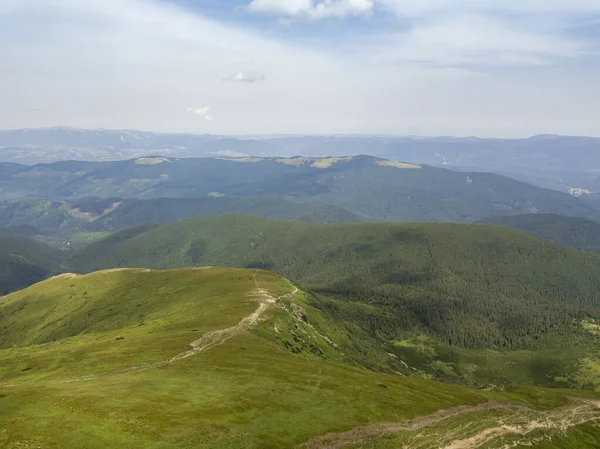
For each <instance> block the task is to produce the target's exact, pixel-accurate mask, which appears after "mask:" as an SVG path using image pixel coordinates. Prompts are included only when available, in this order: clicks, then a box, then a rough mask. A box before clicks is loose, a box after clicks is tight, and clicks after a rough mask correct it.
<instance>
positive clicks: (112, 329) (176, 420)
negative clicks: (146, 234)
mask: <svg viewBox="0 0 600 449" xmlns="http://www.w3.org/2000/svg"><path fill="white" fill-rule="evenodd" d="M309 302H310V300H309V297H308V296H306V295H305V294H304V293H303V292H302V291H299V290H297V289H296V288H295V287H294V286H293V285H292V284H291V283H290V282H288V281H287V280H285V279H283V278H280V277H279V276H276V275H274V274H272V273H268V272H265V271H262V270H256V269H223V268H208V269H207V268H205V269H182V270H171V271H162V272H157V271H150V270H145V269H143V270H141V269H140V270H131V269H130V270H116V271H115V270H111V271H105V272H98V273H93V274H89V275H86V276H77V275H69V274H66V275H62V276H59V277H56V278H53V279H50V280H47V281H44V282H41V283H39V284H36V285H34V286H32V287H30V288H28V289H25V290H23V291H20V292H17V293H14V294H11V295H9V296H5V297H3V298H0V329H1V331H2V333H1V334H0V358H1V359H2V364H1V365H0V404H1V405H2V406H1V407H0V428H2V429H3V431H2V432H0V445H1V446H2V447H5V448H7V449H16V448H22V447H61V448H79V449H88V448H90V449H91V448H97V447H114V448H128V447H145V448H156V449H159V448H160V449H162V448H194V449H196V448H220V447H227V448H257V449H258V448H261V449H263V448H291V447H295V446H297V447H312V448H326V447H357V446H358V447H384V448H385V447H398V444H405V443H406V442H410V447H427V448H432V447H436V448H437V447H440V448H441V447H449V446H448V444H454V443H456V444H462V442H464V441H465V440H466V441H468V440H469V439H473V438H475V439H476V440H475V441H479V440H477V438H482V435H483V436H484V437H485V439H486V444H488V446H486V447H490V448H497V447H503V446H502V445H503V444H504V443H505V442H506V441H507V438H511V440H510V441H523V442H527V443H532V446H533V447H540V448H542V447H548V446H543V444H545V442H547V441H548V440H551V441H552V444H559V445H558V446H556V447H568V446H564V445H563V446H560V441H561V440H564V439H565V438H577V440H569V441H580V442H581V446H579V447H592V446H585V444H586V441H590V439H591V438H593V437H595V436H597V435H598V428H597V427H596V425H595V422H596V421H597V420H598V419H600V409H599V408H598V405H597V402H596V401H597V400H598V398H597V397H596V395H595V394H594V393H583V392H576V391H569V392H566V391H561V390H544V389H538V388H506V389H503V390H471V389H468V388H464V387H460V386H454V385H445V384H442V383H437V382H433V381H429V380H425V379H417V378H410V377H403V376H400V375H397V374H396V375H393V374H383V373H375V372H371V371H368V370H365V369H364V368H361V367H360V366H357V365H356V364H354V366H352V364H348V363H344V359H345V358H346V357H347V354H344V352H343V350H342V348H341V346H340V345H339V344H338V343H336V342H340V341H341V340H343V339H344V338H346V337H345V336H344V335H343V332H341V331H340V328H339V325H338V323H335V322H333V321H330V320H329V319H328V318H327V317H326V315H324V314H322V313H321V312H320V311H319V310H318V309H316V308H313V307H311V306H310V304H309ZM257 314H258V315H257ZM252 317H253V318H254V319H252V320H249V318H252ZM242 323H244V325H243V326H242V325H241V324H242ZM198 342H200V343H198ZM190 344H191V346H190ZM190 348H192V349H191V350H190ZM561 419H562V420H561ZM538 423H545V424H544V425H538ZM511 425H512V426H513V427H509V426H511ZM497 428H500V429H501V432H498V431H497V430H494V429H497ZM529 428H531V430H529ZM448 429H452V432H448ZM487 429H492V431H493V432H496V433H489V432H488V433H485V432H486V431H487ZM347 435H352V436H353V439H352V440H350V441H349V440H348V438H347ZM440 435H442V436H443V438H440ZM456 447H473V448H475V447H477V446H473V445H471V446H464V445H463V446H456ZM551 447H552V446H551Z"/></svg>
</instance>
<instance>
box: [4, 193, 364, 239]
mask: <svg viewBox="0 0 600 449" xmlns="http://www.w3.org/2000/svg"><path fill="white" fill-rule="evenodd" d="M230 213H248V214H252V215H258V216H261V217H266V218H277V219H283V220H297V221H305V222H322V223H342V222H345V223H350V222H357V221H364V218H363V217H360V216H358V215H356V214H352V213H350V212H348V211H347V210H344V209H342V208H340V207H337V206H332V205H329V204H326V203H323V202H319V201H308V202H298V201H291V200H288V199H285V198H283V197H280V196H277V195H267V196H261V197H248V198H229V197H218V196H217V197H211V196H209V197H205V198H157V199H151V200H138V199H128V200H121V199H120V198H114V197H110V198H82V199H77V200H70V201H45V200H34V199H27V200H20V201H4V202H0V227H10V228H13V229H24V227H27V231H28V234H31V235H37V236H39V237H40V238H43V239H45V240H47V241H48V242H50V243H53V244H57V245H63V246H64V245H65V242H69V243H70V244H72V245H74V246H78V245H81V244H85V243H89V242H90V241H93V240H97V239H98V238H102V237H105V236H106V233H107V232H114V231H118V230H121V229H124V228H128V227H132V226H141V225H145V224H148V223H158V224H163V223H173V222H176V221H179V220H183V219H185V218H192V217H198V216H211V215H221V214H230Z"/></svg>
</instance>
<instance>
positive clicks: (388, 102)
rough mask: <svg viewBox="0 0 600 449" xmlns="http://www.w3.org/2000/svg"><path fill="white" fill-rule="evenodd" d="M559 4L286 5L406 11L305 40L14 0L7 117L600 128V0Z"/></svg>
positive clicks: (129, 2) (6, 42)
mask: <svg viewBox="0 0 600 449" xmlns="http://www.w3.org/2000/svg"><path fill="white" fill-rule="evenodd" d="M249 2H250V0H247V3H249ZM384 2H385V4H384ZM523 2H524V3H526V4H528V5H529V6H527V7H523V6H522V4H523ZM550 2H551V0H547V2H545V3H544V4H542V3H538V4H534V3H533V2H527V0H522V1H521V2H518V1H517V0H503V1H501V0H497V1H494V2H492V1H491V0H478V1H477V2H475V1H473V2H468V1H462V2H461V1H459V0H437V1H434V0H420V1H416V0H415V1H408V0H379V2H375V6H374V7H373V6H372V5H373V2H370V1H367V2H364V1H362V2H357V3H354V2H350V1H344V2H342V1H334V0H330V1H328V2H323V1H316V0H313V1H306V0H290V1H289V2H287V1H285V2H283V1H282V2H280V4H281V5H283V7H285V8H287V9H285V10H284V12H279V13H277V14H276V15H275V20H274V22H276V19H281V18H282V17H283V18H289V19H290V20H291V21H292V26H294V25H295V23H294V22H295V21H296V20H297V19H312V20H314V21H316V20H317V19H319V18H321V19H324V18H327V17H340V18H342V17H345V16H349V15H350V14H359V13H360V14H362V13H364V12H367V13H370V14H372V17H373V18H374V20H377V19H378V15H379V14H382V13H383V14H388V15H389V14H390V10H391V8H394V9H393V11H394V18H395V19H394V20H396V26H395V27H393V28H392V27H388V28H387V29H384V30H382V31H379V30H377V31H373V30H374V29H375V27H371V31H370V32H369V34H367V33H365V32H363V34H360V35H359V36H357V38H356V39H350V38H348V37H347V36H348V34H346V38H344V39H341V38H337V37H336V35H335V30H333V31H332V28H327V36H325V35H320V34H319V30H321V29H325V27H326V26H328V25H327V24H318V23H313V24H312V25H311V28H310V29H311V33H314V36H311V37H314V41H311V40H309V39H307V36H302V37H303V38H304V39H302V42H303V43H302V44H299V43H295V42H294V41H291V40H287V39H291V38H290V35H297V33H296V32H295V33H287V30H284V31H282V30H281V29H279V28H276V27H274V28H273V29H271V30H268V32H267V31H265V30H264V29H261V30H258V31H252V28H251V24H249V23H244V24H243V25H244V26H237V27H236V26H235V25H233V23H232V22H231V21H228V22H220V21H217V20H215V19H209V18H207V17H204V16H203V15H202V14H198V13H193V12H191V11H189V10H186V9H180V8H177V7H174V6H170V5H169V4H168V3H167V2H166V1H164V0H163V1H157V0H85V1H81V0H27V1H23V0H10V3H9V2H8V0H0V55H2V57H1V58H0V86H10V88H5V89H0V126H1V127H4V128H18V127H27V126H29V127H49V126H54V125H68V126H77V127H89V128H96V127H104V128H134V129H135V128H137V129H149V130H157V131H175V132H206V128H207V127H208V126H207V125H208V122H206V121H205V119H199V117H206V116H212V113H211V110H210V109H208V110H206V111H204V110H205V107H194V108H190V107H189V106H191V105H213V106H215V105H218V111H217V112H218V116H217V120H213V121H212V122H210V131H211V132H214V133H220V134H269V133H336V132H340V133H360V132H368V133H392V134H429V135H430V134H456V135H464V134H481V135H515V134H536V133H569V134H582V133H583V134H600V128H599V126H600V125H599V123H600V109H599V108H598V107H597V104H599V103H600V90H599V89H598V88H597V79H599V78H600V70H599V69H598V64H597V63H598V59H597V56H596V55H595V53H594V51H596V50H597V49H595V48H594V45H596V41H594V39H593V38H589V37H586V35H585V34H581V35H577V34H573V33H572V32H571V29H572V27H573V26H574V25H577V24H578V23H580V22H578V21H577V20H576V19H575V18H574V16H575V15H577V14H582V15H586V18H585V20H588V16H589V19H590V20H591V19H593V17H594V16H593V14H592V13H593V12H594V11H597V12H599V13H600V1H598V2H597V1H596V0H594V2H587V3H586V2H584V1H583V0H572V1H571V3H569V2H567V1H566V0H561V2H560V5H562V6H559V3H554V6H552V8H550V7H549V6H547V5H548V4H551V3H550ZM573 2H574V3H573ZM255 4H258V3H255ZM266 4H267V3H265V2H263V7H264V5H266ZM272 4H275V3H274V2H272ZM569 4H570V5H571V6H568V5H569ZM319 5H322V6H319ZM360 5H363V6H362V9H361V6H360ZM485 5H487V6H485ZM494 5H496V6H494ZM498 5H502V6H501V7H502V8H503V9H502V10H501V11H499V10H498V8H499V7H500V6H498ZM506 5H512V6H510V7H509V6H506ZM519 5H521V6H519ZM544 5H546V6H544ZM573 5H574V6H573ZM484 6H485V7H484ZM494 8H496V9H494ZM535 8H543V9H535ZM285 11H287V12H285ZM360 11H363V12H360ZM382 11H383V12H382ZM498 11H499V13H497V12H498ZM586 11H587V12H590V14H584V13H585V12H586ZM254 12H256V13H258V12H260V11H254ZM262 13H263V14H266V13H267V10H266V9H265V10H263V11H262ZM273 13H274V12H273ZM232 17H233V16H232ZM244 18H245V16H244V15H243V14H240V15H236V16H235V17H234V20H241V21H243V20H244ZM388 19H389V17H388ZM232 20H233V19H232ZM581 20H583V19H581ZM373 23H375V24H377V23H378V22H373ZM386 23H389V21H386ZM343 26H344V24H343V23H341V24H336V27H335V29H336V30H338V29H340V28H342V27H343ZM322 27H323V28H322ZM302 29H305V28H304V27H299V28H298V29H297V30H299V31H300V30H302ZM249 60H252V61H253V62H252V63H251V64H250V63H248V62H243V61H249ZM580 62H584V63H585V68H581V67H579V66H578V64H580ZM540 64H544V66H543V67H540ZM240 68H243V69H244V70H241V71H240ZM257 69H260V72H258V71H257ZM473 72H475V73H476V75H477V76H465V75H471V74H472V73H473ZM229 73H232V75H231V76H229V77H227V78H228V81H237V82H250V80H251V79H252V80H255V81H259V80H260V79H261V77H260V76H259V75H258V74H259V73H260V74H262V73H266V74H268V78H269V80H268V82H256V83H255V84H253V85H252V86H251V87H252V88H248V89H243V88H234V86H232V85H230V84H228V83H224V82H223V75H224V74H229ZM238 87H239V86H238ZM246 87H249V86H246ZM36 105H43V106H44V107H45V108H48V110H49V111H50V112H47V113H40V112H33V111H31V110H29V109H31V108H34V107H36ZM148 105H159V107H155V106H150V107H149V106H148ZM188 109H190V111H188ZM196 110H199V111H204V112H201V113H198V114H197V113H196V112H194V111H196Z"/></svg>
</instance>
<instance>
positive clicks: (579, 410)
mask: <svg viewBox="0 0 600 449" xmlns="http://www.w3.org/2000/svg"><path fill="white" fill-rule="evenodd" d="M494 409H496V410H498V409H505V410H513V411H514V413H511V414H510V415H509V416H508V417H507V418H505V419H498V420H497V421H496V422H495V423H494V424H492V427H489V428H487V429H484V430H480V431H478V432H477V433H476V434H474V435H470V436H468V437H466V438H459V437H458V436H459V435H461V434H466V435H468V434H469V429H468V425H469V424H470V423H469V424H466V425H462V426H458V427H456V428H455V429H453V430H452V431H451V432H450V434H449V433H448V432H445V433H444V437H446V438H443V437H441V438H440V436H439V435H438V436H436V435H435V434H430V435H427V434H426V433H423V434H422V433H418V434H417V435H415V436H414V438H413V439H412V441H413V442H412V443H411V445H409V446H403V447H405V448H406V449H410V448H421V447H427V448H433V447H437V448H439V449H477V448H479V447H481V446H482V445H484V444H486V443H490V442H493V441H494V440H497V439H500V438H502V437H506V436H513V437H515V438H516V439H517V440H519V438H520V440H519V441H516V442H513V443H511V444H508V443H507V444H504V445H503V446H501V449H511V448H512V447H515V446H517V445H519V444H521V445H523V444H525V445H528V444H531V442H532V438H527V437H528V435H529V434H531V432H534V431H536V430H556V431H560V432H565V431H566V430H568V429H569V428H571V427H574V426H578V425H581V424H585V423H587V422H591V421H596V420H600V401H592V400H584V399H572V403H571V404H570V405H568V406H566V407H562V408H558V409H555V410H552V411H549V412H537V411H535V410H532V409H529V408H527V407H525V406H517V405H508V404H501V403H498V402H493V401H492V402H487V403H483V404H479V405H475V406H460V407H455V408H451V409H448V410H441V411H439V412H436V413H433V414H431V415H428V416H422V417H418V418H415V419H414V420H412V421H410V422H408V423H401V424H400V423H398V424H381V425H378V426H364V427H357V428H354V429H351V430H349V431H347V432H342V433H337V434H335V433H332V434H327V435H323V436H318V437H314V438H311V439H310V440H309V441H308V442H306V443H304V444H302V445H299V446H297V447H298V448H303V449H338V448H343V447H345V446H349V445H352V446H353V447H356V446H357V445H360V444H362V443H364V442H367V441H373V440H375V439H377V438H380V437H383V436H386V435H391V434H394V433H399V432H416V431H419V430H422V429H424V428H426V427H434V426H435V425H437V424H440V423H441V422H443V421H445V420H448V419H451V418H455V417H458V416H460V415H462V414H465V413H475V412H485V411H489V410H494ZM489 419H490V418H486V420H488V421H489ZM471 431H472V430H471ZM447 438H449V439H447ZM523 438H527V439H526V440H525V441H521V440H523ZM536 438H537V441H538V442H539V441H542V440H543V437H539V435H538V436H537V437H536ZM444 439H446V442H444V441H443V440H444Z"/></svg>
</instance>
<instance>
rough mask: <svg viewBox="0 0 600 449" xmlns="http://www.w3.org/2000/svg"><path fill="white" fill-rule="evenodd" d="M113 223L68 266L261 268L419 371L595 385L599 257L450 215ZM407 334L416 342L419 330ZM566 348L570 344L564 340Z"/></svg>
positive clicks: (461, 378) (492, 380) (370, 356)
mask: <svg viewBox="0 0 600 449" xmlns="http://www.w3.org/2000/svg"><path fill="white" fill-rule="evenodd" d="M130 232H132V235H131V236H127V235H124V234H120V233H117V234H115V235H114V236H113V237H111V239H109V240H105V241H101V242H99V243H97V244H92V245H90V246H89V247H88V248H86V249H84V250H83V251H81V252H79V253H78V254H76V255H75V257H74V258H73V260H72V264H73V266H75V267H79V268H80V269H82V270H87V271H94V270H97V269H102V268H111V267H129V266H139V267H152V268H161V269H165V268H176V267H185V266H194V265H223V266H233V267H249V268H264V269H269V270H273V271H275V272H277V273H278V274H280V275H283V276H285V277H287V278H289V279H291V280H292V281H294V282H295V283H297V284H298V285H300V286H301V287H302V288H304V289H305V290H309V291H311V292H313V295H311V297H310V302H311V304H312V305H313V306H314V307H316V308H318V309H319V310H321V311H322V312H323V313H324V314H325V315H326V316H328V317H330V318H332V319H333V320H335V321H336V322H339V323H344V326H345V328H346V329H347V331H348V333H349V334H350V335H352V336H353V337H352V338H350V339H349V340H348V341H347V342H346V348H351V347H352V345H354V344H355V343H354V341H355V340H357V339H358V340H361V341H367V342H371V343H370V344H371V346H370V347H372V348H376V349H375V350H373V351H368V350H364V351H363V354H364V358H365V360H364V365H365V366H368V364H369V360H371V361H372V362H371V363H372V366H370V368H373V369H382V366H383V368H384V369H385V367H387V369H388V370H390V371H396V370H398V369H397V367H396V365H397V363H392V362H391V360H390V359H388V361H387V362H383V363H376V362H373V360H378V357H379V355H376V354H380V353H381V351H383V350H385V352H386V353H391V354H394V355H395V357H398V360H399V361H401V362H404V363H405V364H406V365H407V366H409V367H410V372H412V373H413V374H418V375H421V376H426V377H435V378H441V379H444V380H448V381H452V382H459V383H466V384H468V385H490V384H507V383H513V382H515V383H528V384H535V385H545V386H562V387H587V388H590V387H594V386H596V385H600V376H598V374H596V373H595V372H594V370H584V368H583V364H584V363H587V362H585V360H584V359H585V358H589V359H591V360H600V354H598V350H597V349H596V348H597V339H598V336H597V335H594V334H593V333H590V332H589V331H588V330H586V329H585V328H584V326H583V322H584V321H585V320H590V319H591V320H596V319H600V304H599V303H598V300H597V297H598V293H599V292H600V279H599V278H598V276H597V273H598V270H599V269H600V257H599V256H596V255H594V254H588V253H584V252H578V251H573V250H569V249H567V248H565V247H563V246H559V245H556V244H554V243H549V242H546V241H544V240H541V239H538V238H536V237H532V236H529V235H527V234H525V233H521V232H518V231H514V230H511V229H508V228H502V227H496V226H484V225H450V224H443V225H442V224H384V223H382V224H347V225H321V224H306V223H291V222H281V221H273V220H265V219H261V218H257V217H250V216H223V217H211V218H199V219H193V220H187V221H183V222H180V223H177V224H174V225H168V226H161V227H157V228H154V229H151V230H148V231H145V232H137V231H135V230H133V231H130ZM420 336H423V339H422V340H421V343H419V344H417V345H416V344H415V343H414V341H415V340H414V339H415V338H421V337H420ZM574 349H576V350H574Z"/></svg>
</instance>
